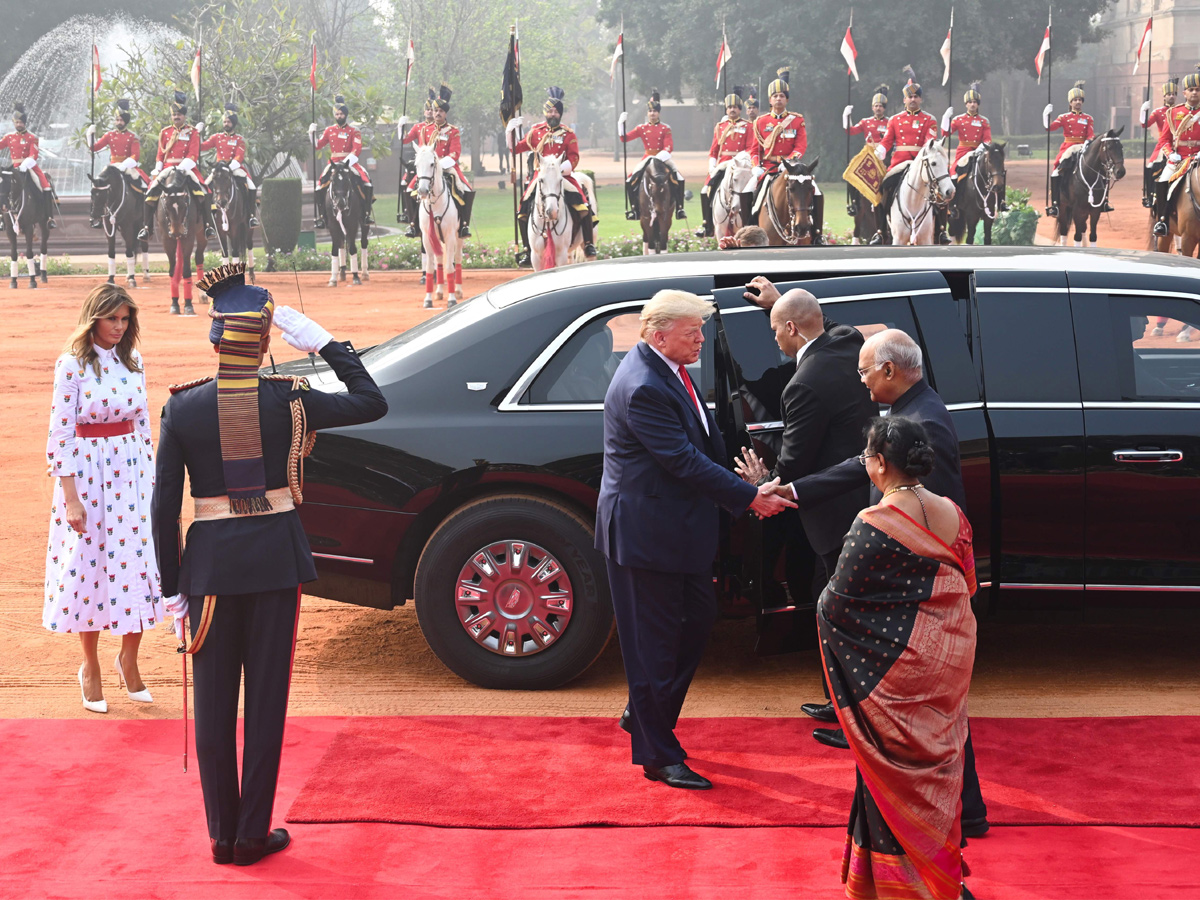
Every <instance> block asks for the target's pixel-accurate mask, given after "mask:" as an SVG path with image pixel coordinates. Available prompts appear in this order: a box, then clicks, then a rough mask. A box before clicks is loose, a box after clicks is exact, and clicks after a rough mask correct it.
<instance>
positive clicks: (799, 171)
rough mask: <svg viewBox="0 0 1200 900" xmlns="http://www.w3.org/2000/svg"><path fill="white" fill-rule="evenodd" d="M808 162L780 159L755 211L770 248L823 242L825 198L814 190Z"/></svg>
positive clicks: (814, 183)
mask: <svg viewBox="0 0 1200 900" xmlns="http://www.w3.org/2000/svg"><path fill="white" fill-rule="evenodd" d="M819 161H820V160H819V159H814V160H813V161H812V164H811V165H805V164H804V163H802V162H800V161H799V160H795V161H793V160H787V159H785V160H783V161H782V168H781V169H780V171H779V174H778V175H776V176H775V178H774V179H773V180H772V182H771V186H770V187H769V188H768V189H767V196H765V197H764V198H763V201H762V206H760V207H759V210H758V225H759V227H760V228H762V229H763V230H764V231H765V232H766V233H767V238H768V239H769V241H770V245H771V246H772V247H785V246H787V247H807V246H814V245H818V244H820V243H822V228H823V226H824V211H825V198H824V197H823V196H821V194H820V193H819V192H818V190H817V182H816V181H815V180H814V179H813V172H815V171H816V169H817V163H818V162H819Z"/></svg>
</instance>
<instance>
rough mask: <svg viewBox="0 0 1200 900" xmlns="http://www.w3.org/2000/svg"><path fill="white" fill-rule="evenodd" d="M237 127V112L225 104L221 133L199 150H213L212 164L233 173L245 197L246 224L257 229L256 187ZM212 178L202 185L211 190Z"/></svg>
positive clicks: (202, 145)
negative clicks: (214, 156) (247, 166)
mask: <svg viewBox="0 0 1200 900" xmlns="http://www.w3.org/2000/svg"><path fill="white" fill-rule="evenodd" d="M237 127H238V110H237V107H236V106H234V105H233V104H232V103H226V104H225V117H224V119H223V120H222V122H221V128H222V131H221V133H220V134H214V135H213V136H212V137H210V138H207V139H206V140H205V141H204V143H202V144H201V145H200V149H201V150H215V151H216V159H215V160H214V162H218V163H225V165H227V166H228V167H229V171H230V172H232V173H233V177H234V178H236V179H237V183H238V184H240V185H241V186H242V191H243V192H244V194H245V196H246V211H247V212H248V213H249V217H248V223H249V225H250V227H251V228H257V227H258V216H256V215H255V212H256V211H257V210H258V186H257V185H256V184H255V183H254V180H253V179H252V178H251V177H250V172H249V170H248V169H247V168H246V139H245V138H244V137H242V136H241V135H240V134H238V133H237ZM212 181H213V176H212V174H211V173H210V174H209V176H208V178H206V179H205V181H204V183H205V184H206V185H207V186H208V188H209V190H212Z"/></svg>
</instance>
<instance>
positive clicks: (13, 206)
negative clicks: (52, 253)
mask: <svg viewBox="0 0 1200 900" xmlns="http://www.w3.org/2000/svg"><path fill="white" fill-rule="evenodd" d="M33 178H34V176H33V175H30V174H29V173H28V172H22V171H21V170H20V169H17V170H15V171H14V170H13V169H3V170H0V214H2V215H3V217H4V233H5V234H7V235H8V243H9V247H10V253H9V258H10V259H11V263H10V264H9V278H10V280H9V283H8V286H9V287H10V288H15V287H16V286H17V277H18V276H17V272H18V271H20V266H19V265H18V263H17V239H18V238H19V237H20V236H21V235H24V236H25V265H26V270H27V271H28V272H29V286H30V287H31V288H35V287H37V286H38V284H37V282H38V275H39V274H40V275H41V276H42V281H43V282H45V281H46V280H47V276H46V245H47V244H49V243H50V208H51V201H50V192H49V191H40V190H38V189H37V188H36V187H34V186H33ZM35 228H39V229H41V232H42V240H41V256H40V258H39V257H35V256H34V254H33V230H34V229H35Z"/></svg>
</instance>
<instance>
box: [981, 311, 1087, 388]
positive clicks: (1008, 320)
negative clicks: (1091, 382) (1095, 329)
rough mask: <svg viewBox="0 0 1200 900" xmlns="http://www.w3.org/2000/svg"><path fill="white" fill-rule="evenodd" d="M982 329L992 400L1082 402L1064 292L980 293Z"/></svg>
mask: <svg viewBox="0 0 1200 900" xmlns="http://www.w3.org/2000/svg"><path fill="white" fill-rule="evenodd" d="M979 328H980V339H981V342H982V345H983V375H984V390H985V392H986V395H987V399H988V401H989V402H1009V403H1053V402H1074V403H1078V402H1079V375H1078V373H1077V372H1076V368H1075V333H1074V330H1073V327H1072V323H1071V308H1070V305H1069V303H1068V300H1067V295H1066V294H1065V293H1062V294H1056V293H1033V292H1032V291H1029V292H1026V291H1021V290H1014V291H1012V292H1011V293H1010V292H1007V291H1004V292H995V293H993V292H991V291H988V292H987V293H981V294H980V296H979Z"/></svg>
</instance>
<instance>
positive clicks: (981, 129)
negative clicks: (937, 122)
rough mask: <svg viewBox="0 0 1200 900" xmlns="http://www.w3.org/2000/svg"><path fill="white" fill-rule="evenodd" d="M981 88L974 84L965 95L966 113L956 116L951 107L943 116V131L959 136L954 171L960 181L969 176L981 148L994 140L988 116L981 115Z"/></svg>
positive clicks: (977, 83) (976, 83)
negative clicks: (971, 166) (972, 160)
mask: <svg viewBox="0 0 1200 900" xmlns="http://www.w3.org/2000/svg"><path fill="white" fill-rule="evenodd" d="M979 88H980V84H979V82H978V81H976V82H972V84H971V87H970V88H969V89H968V90H967V92H966V93H965V94H963V103H965V104H966V106H967V111H966V112H965V113H963V114H962V115H961V116H955V115H954V107H949V108H948V109H947V110H946V112H945V114H944V115H943V116H942V131H943V132H944V133H946V134H948V135H950V134H957V135H958V147H957V148H955V151H954V171H955V172H956V173H957V180H959V181H961V180H962V179H963V178H965V177H966V176H967V172H968V170H969V168H970V165H971V159H972V158H973V155H975V154H976V151H978V149H979V147H980V146H982V145H983V144H986V143H988V142H989V141H991V139H992V123H991V122H989V121H988V119H987V116H983V115H980V114H979V103H980V101H981V100H982V99H983V95H982V94H980V93H979ZM951 117H953V118H951Z"/></svg>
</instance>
